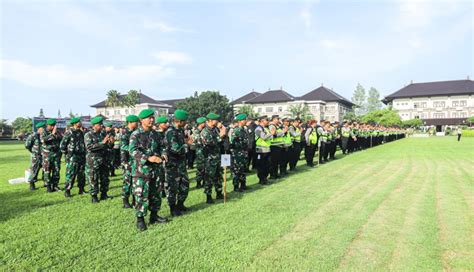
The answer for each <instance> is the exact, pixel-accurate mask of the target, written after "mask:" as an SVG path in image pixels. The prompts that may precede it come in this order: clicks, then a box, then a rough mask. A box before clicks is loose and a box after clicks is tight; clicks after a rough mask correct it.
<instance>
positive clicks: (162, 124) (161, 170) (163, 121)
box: [154, 116, 169, 198]
mask: <svg viewBox="0 0 474 272" xmlns="http://www.w3.org/2000/svg"><path fill="white" fill-rule="evenodd" d="M156 125H157V127H156V130H155V132H156V133H155V134H154V135H156V138H157V140H156V141H157V142H158V143H160V145H159V146H161V147H162V148H163V147H164V143H165V133H166V131H167V130H168V127H169V123H168V118H166V117H165V116H160V117H158V118H156ZM161 152H163V150H161ZM157 170H158V171H157V177H158V180H159V182H160V186H159V188H158V191H159V192H161V197H162V198H165V197H166V190H165V181H166V175H165V172H166V170H165V166H164V164H163V163H162V164H159V165H158V168H157Z"/></svg>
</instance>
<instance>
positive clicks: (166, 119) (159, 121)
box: [156, 116, 168, 124]
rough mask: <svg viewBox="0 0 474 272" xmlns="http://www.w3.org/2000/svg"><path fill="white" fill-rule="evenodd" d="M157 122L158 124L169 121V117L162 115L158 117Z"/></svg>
mask: <svg viewBox="0 0 474 272" xmlns="http://www.w3.org/2000/svg"><path fill="white" fill-rule="evenodd" d="M156 123H157V124H163V123H168V118H167V117H166V116H160V117H158V118H156Z"/></svg>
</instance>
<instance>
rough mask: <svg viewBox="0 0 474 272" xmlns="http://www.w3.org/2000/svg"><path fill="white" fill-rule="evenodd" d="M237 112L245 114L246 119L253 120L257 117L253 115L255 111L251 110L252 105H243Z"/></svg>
mask: <svg viewBox="0 0 474 272" xmlns="http://www.w3.org/2000/svg"><path fill="white" fill-rule="evenodd" d="M237 112H238V113H245V114H247V116H248V117H250V118H255V117H257V114H256V113H255V111H254V110H253V106H252V105H248V104H247V105H243V106H241V107H239V108H238V109H237Z"/></svg>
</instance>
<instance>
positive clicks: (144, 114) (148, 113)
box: [138, 109, 155, 119]
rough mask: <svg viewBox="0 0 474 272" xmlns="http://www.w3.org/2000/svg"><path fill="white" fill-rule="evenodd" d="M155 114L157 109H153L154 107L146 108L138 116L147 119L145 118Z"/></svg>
mask: <svg viewBox="0 0 474 272" xmlns="http://www.w3.org/2000/svg"><path fill="white" fill-rule="evenodd" d="M153 114H155V111H154V110H152V109H144V110H142V111H141V112H140V114H138V117H139V118H140V119H145V118H148V117H150V116H152V115H153Z"/></svg>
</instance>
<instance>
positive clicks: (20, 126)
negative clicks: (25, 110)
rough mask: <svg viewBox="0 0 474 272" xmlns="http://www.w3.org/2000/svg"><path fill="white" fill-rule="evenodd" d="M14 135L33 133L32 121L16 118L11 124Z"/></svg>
mask: <svg viewBox="0 0 474 272" xmlns="http://www.w3.org/2000/svg"><path fill="white" fill-rule="evenodd" d="M12 127H13V131H14V133H13V134H14V135H15V136H16V135H19V134H24V133H27V132H31V131H33V120H31V118H23V117H17V118H16V119H15V120H14V121H13V122H12Z"/></svg>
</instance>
